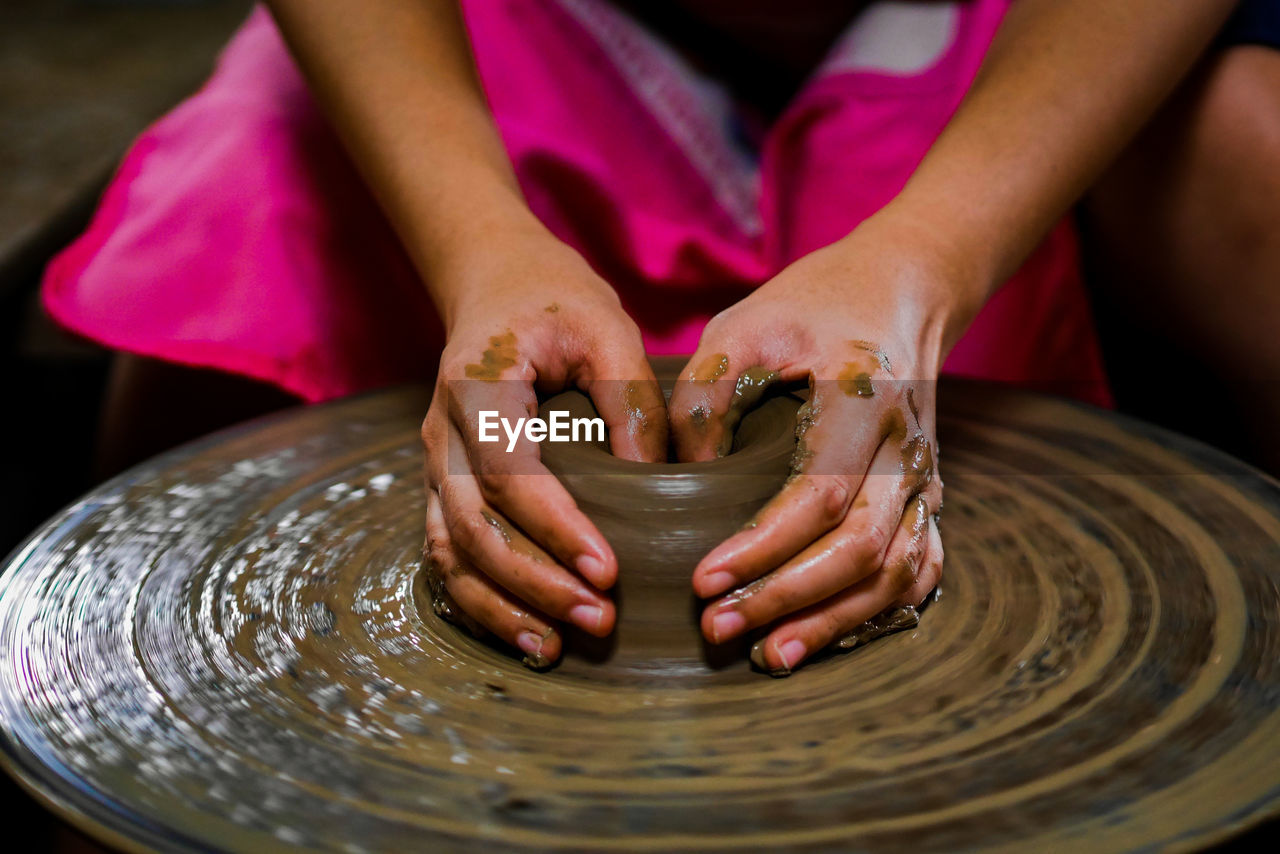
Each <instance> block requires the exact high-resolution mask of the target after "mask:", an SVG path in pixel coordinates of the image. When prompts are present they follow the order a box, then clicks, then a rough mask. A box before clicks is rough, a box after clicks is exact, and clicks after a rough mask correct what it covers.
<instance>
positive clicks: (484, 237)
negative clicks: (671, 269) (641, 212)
mask: <svg viewBox="0 0 1280 854" xmlns="http://www.w3.org/2000/svg"><path fill="white" fill-rule="evenodd" d="M268 5H269V6H270V8H271V11H272V13H273V14H274V15H275V18H276V20H277V21H278V22H279V25H280V29H281V30H282V31H283V33H284V35H285V38H286V40H287V41H288V43H289V45H290V48H291V50H292V51H293V53H294V55H295V56H296V57H297V60H298V62H299V64H300V65H301V67H302V69H303V71H304V73H305V74H306V76H307V78H308V80H309V81H310V85H311V89H312V91H313V93H314V94H315V96H316V98H317V99H318V100H319V102H320V104H321V106H322V108H323V109H324V110H325V112H326V113H327V114H328V116H329V118H330V121H331V122H332V124H333V125H334V127H335V128H336V129H337V131H338V134H339V136H340V137H341V138H342V140H343V142H344V143H345V145H346V147H347V149H348V151H349V152H350V153H351V156H352V158H353V159H354V160H355V163H356V166H357V167H358V168H359V170H360V171H361V173H362V174H363V175H364V178H365V180H366V182H367V183H368V185H369V186H370V188H371V189H372V190H373V192H374V194H375V196H376V197H377V198H378V200H379V201H380V203H381V205H382V207H383V208H384V210H385V211H386V212H387V215H388V216H389V218H390V220H391V222H392V224H393V226H394V227H395V229H396V231H397V233H398V234H399V236H400V239H401V241H402V242H403V243H404V246H405V248H406V249H407V251H408V253H409V255H410V257H411V258H412V260H413V262H414V264H415V266H416V267H417V269H418V272H419V273H420V274H421V276H422V279H423V281H424V282H425V283H426V287H427V289H428V291H429V292H430V294H431V297H432V300H433V301H434V303H435V305H436V308H437V310H438V312H439V314H440V317H441V319H442V320H443V321H444V323H445V328H446V330H447V332H448V343H447V344H446V346H445V350H444V353H443V354H442V355H441V360H440V369H439V373H438V379H437V382H436V388H435V394H434V396H433V398H432V402H431V407H430V409H429V410H428V412H427V417H426V420H425V421H424V422H423V427H422V438H423V443H424V446H425V448H426V479H427V520H426V521H427V544H426V548H425V552H426V563H427V568H428V575H429V578H430V583H431V588H432V596H433V604H434V605H435V607H436V609H437V610H438V611H439V612H440V613H441V614H443V615H445V616H448V617H451V618H454V619H457V620H458V621H460V622H463V623H464V624H466V625H467V626H468V627H470V628H472V629H473V630H475V631H477V632H482V631H489V632H492V633H494V634H495V635H497V636H498V637H500V638H501V639H503V640H505V641H506V642H508V643H510V644H511V645H512V646H515V647H518V648H519V649H520V650H521V651H522V652H524V653H525V655H526V656H527V658H526V660H527V661H528V662H530V663H531V664H534V665H544V664H546V663H549V662H550V661H552V660H554V659H555V658H556V657H557V656H558V655H559V652H560V643H561V641H560V636H559V631H558V629H559V624H560V623H561V622H565V621H567V622H572V623H574V624H576V625H578V626H579V627H580V628H582V629H583V630H585V631H588V632H591V633H592V634H607V633H608V632H609V631H610V630H611V629H612V626H613V620H614V608H613V603H612V602H611V601H610V599H609V597H608V596H607V595H606V594H605V593H604V591H605V590H607V589H608V588H609V587H610V586H611V585H612V584H613V581H614V578H615V576H616V573H617V561H616V558H615V556H614V554H613V552H612V550H611V549H610V547H609V544H608V543H607V542H605V540H604V537H603V536H601V534H600V532H599V531H598V530H596V528H595V527H594V526H593V525H592V524H591V522H590V521H589V520H588V519H587V518H586V516H584V515H583V514H582V513H581V511H579V510H578V508H577V506H576V505H575V504H574V502H573V499H572V498H570V496H569V494H568V493H567V492H566V491H565V490H564V488H563V487H562V486H561V485H560V483H559V482H558V481H557V480H556V479H555V477H554V476H553V475H551V474H550V472H548V471H547V470H546V469H545V468H544V467H543V466H542V464H541V462H540V460H539V457H538V452H537V446H536V444H533V443H531V442H528V441H521V442H520V443H519V445H518V446H517V447H516V449H515V450H514V452H507V450H506V449H505V447H504V446H503V445H502V443H497V444H486V443H480V442H479V435H478V433H479V424H478V421H479V416H478V413H479V411H481V410H494V411H496V412H498V413H499V414H500V416H501V417H506V418H509V419H510V420H511V421H512V422H515V420H516V419H517V418H520V417H524V416H528V415H529V414H530V413H531V411H533V410H534V409H535V408H536V406H537V395H536V392H535V388H534V384H535V382H536V383H537V385H538V388H539V389H542V390H550V389H551V388H555V387H558V386H563V385H566V384H574V385H577V386H579V387H581V388H582V389H584V390H585V391H586V392H587V393H588V394H589V395H590V396H591V398H592V400H593V401H594V403H595V405H596V408H597V410H598V411H599V412H600V414H601V417H603V418H604V420H605V422H606V423H607V425H608V426H609V428H610V430H609V435H610V442H611V444H612V447H613V451H614V453H616V454H618V455H619V456H624V457H627V458H630V459H642V460H649V459H658V458H665V456H666V444H667V441H666V440H667V434H666V420H665V407H664V405H663V400H662V392H661V390H660V389H659V388H658V384H657V381H656V380H655V379H654V378H653V374H652V372H651V371H650V369H649V366H648V362H647V361H646V360H645V357H644V348H643V345H642V343H641V340H640V333H639V330H638V329H637V328H636V326H635V324H634V323H633V322H632V321H631V320H630V318H628V317H627V316H626V314H625V313H624V312H623V310H622V307H621V304H620V302H619V300H618V297H617V295H616V294H615V293H614V292H613V290H612V289H611V288H610V287H609V286H608V285H607V284H606V283H605V282H604V281H602V280H601V279H600V278H599V277H598V276H596V275H595V274H594V273H593V272H592V271H591V269H590V268H589V267H588V266H587V264H586V262H585V261H583V259H582V258H581V257H579V256H578V255H577V253H576V252H574V251H573V250H572V249H570V248H569V247H567V246H565V245H564V244H562V243H561V242H559V241H558V240H556V239H555V237H553V236H552V235H551V233H550V232H549V231H547V230H546V229H545V228H544V227H543V226H542V224H541V223H540V222H539V221H538V219H537V218H536V217H535V216H534V215H533V214H532V213H531V212H530V211H529V209H528V207H527V206H526V204H525V201H524V198H523V197H522V195H521V193H520V188H519V186H518V184H517V183H516V178H515V175H514V173H513V171H512V168H511V164H510V163H509V162H508V160H507V155H506V151H505V150H504V148H503V145H502V141H501V139H500V138H499V136H498V133H497V130H496V127H495V125H494V122H493V119H492V116H491V115H490V113H489V110H488V106H487V104H486V102H485V99H484V95H483V93H482V91H481V89H480V84H479V81H478V78H477V74H476V69H475V66H474V63H473V60H472V57H471V53H470V49H469V45H468V41H467V34H466V32H465V30H464V27H463V22H462V19H461V16H460V14H459V11H458V8H457V4H456V3H454V2H450V1H449V0H361V2H358V3H353V2H350V1H349V0H269V2H268ZM529 475H532V476H529Z"/></svg>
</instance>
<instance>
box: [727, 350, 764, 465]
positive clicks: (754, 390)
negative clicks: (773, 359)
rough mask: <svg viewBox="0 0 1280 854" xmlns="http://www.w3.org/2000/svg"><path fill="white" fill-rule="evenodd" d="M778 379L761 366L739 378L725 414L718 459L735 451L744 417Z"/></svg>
mask: <svg viewBox="0 0 1280 854" xmlns="http://www.w3.org/2000/svg"><path fill="white" fill-rule="evenodd" d="M777 379H778V372H777V371H771V370H769V369H768V368H765V367H761V366H759V365H756V366H754V367H750V368H747V369H746V370H745V371H743V372H742V375H741V376H739V377H738V382H737V383H736V384H734V387H733V399H732V400H731V401H730V402H729V409H728V411H727V412H725V416H724V422H723V429H724V435H723V437H722V438H721V439H720V443H719V445H717V447H716V456H717V457H723V456H726V455H727V454H728V453H729V451H730V450H732V449H733V433H734V431H735V430H737V429H738V424H739V423H740V422H741V421H742V416H743V415H745V414H746V413H747V412H748V411H749V410H751V409H752V408H753V407H755V405H756V404H758V403H759V402H760V398H762V397H764V393H765V392H766V391H768V390H769V386H771V385H773V383H774V382H775V381H777Z"/></svg>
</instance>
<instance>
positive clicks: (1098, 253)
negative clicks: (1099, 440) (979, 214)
mask: <svg viewBox="0 0 1280 854" xmlns="http://www.w3.org/2000/svg"><path fill="white" fill-rule="evenodd" d="M1085 219H1086V231H1087V233H1088V235H1089V237H1090V244H1091V247H1092V255H1093V260H1094V261H1095V262H1096V263H1095V264H1094V265H1093V266H1095V267H1096V268H1097V270H1098V271H1099V273H1100V275H1097V276H1095V277H1094V280H1095V282H1096V284H1097V285H1098V287H1099V302H1100V303H1101V304H1102V305H1103V306H1104V307H1107V308H1110V309H1111V311H1112V313H1113V322H1114V323H1116V324H1117V325H1120V326H1123V337H1125V338H1129V337H1130V336H1131V335H1132V334H1136V335H1137V336H1138V338H1140V339H1142V341H1143V345H1144V346H1142V347H1141V348H1138V347H1133V346H1129V347H1124V346H1121V347H1118V348H1115V349H1114V352H1113V353H1111V354H1109V355H1111V356H1113V358H1112V361H1124V362H1129V363H1130V364H1129V365H1128V366H1127V369H1128V370H1131V371H1133V372H1134V374H1133V376H1134V380H1135V383H1134V385H1135V386H1136V387H1139V388H1142V387H1145V388H1147V389H1151V390H1153V391H1154V390H1155V389H1159V390H1161V391H1159V392H1155V393H1154V394H1152V393H1150V392H1148V393H1147V398H1148V399H1147V400H1146V401H1145V403H1146V405H1145V406H1142V407H1141V408H1143V409H1145V410H1147V412H1146V414H1149V415H1156V416H1157V417H1158V415H1159V414H1160V412H1161V411H1162V410H1163V411H1164V412H1165V413H1166V414H1169V415H1171V416H1172V420H1173V421H1174V422H1175V423H1176V425H1177V426H1180V427H1182V428H1183V429H1187V427H1188V426H1191V427H1192V428H1193V429H1194V426H1195V425H1194V421H1195V418H1194V416H1192V415H1191V414H1190V413H1191V412H1192V411H1198V412H1201V413H1208V414H1211V415H1212V419H1211V422H1212V423H1206V424H1202V425H1201V426H1204V427H1205V428H1206V430H1207V431H1208V432H1209V433H1210V434H1212V433H1213V432H1214V429H1215V427H1214V425H1215V423H1216V425H1217V428H1218V429H1219V431H1220V435H1218V436H1214V435H1210V436H1207V437H1206V438H1210V439H1211V440H1215V441H1219V442H1220V443H1224V444H1226V445H1227V446H1228V447H1230V448H1232V449H1233V450H1236V451H1237V452H1242V453H1245V454H1246V455H1248V456H1250V457H1252V458H1253V460H1254V461H1255V462H1257V463H1258V464H1260V465H1262V466H1263V467H1265V468H1267V469H1268V470H1270V471H1271V472H1272V473H1280V448H1278V447H1276V445H1275V436H1277V435H1280V51H1277V50H1273V49H1271V48H1267V47H1255V46H1239V47H1233V48H1230V49H1228V50H1226V51H1224V52H1221V53H1215V54H1212V55H1210V56H1209V57H1207V58H1206V61H1205V63H1204V65H1203V67H1202V68H1201V69H1200V70H1199V72H1198V73H1197V74H1196V75H1195V76H1194V77H1193V78H1192V79H1190V80H1189V81H1188V82H1187V83H1186V84H1185V85H1184V86H1183V88H1182V90H1181V91H1180V92H1179V93H1178V94H1176V95H1175V96H1174V98H1173V99H1172V100H1171V101H1170V102H1169V103H1168V104H1167V105H1166V106H1165V108H1164V109H1163V111H1162V112H1161V114H1160V115H1159V116H1157V117H1156V119H1155V120H1154V121H1153V122H1152V123H1151V125H1150V126H1149V127H1148V128H1147V129H1146V130H1145V131H1144V132H1143V134H1142V135H1141V137H1140V138H1139V139H1138V140H1137V141H1136V142H1135V143H1134V144H1133V146H1132V147H1131V148H1130V149H1129V151H1128V152H1127V153H1126V154H1125V155H1124V156H1123V157H1121V159H1120V160H1119V161H1118V162H1117V163H1116V164H1115V166H1114V167H1113V168H1112V169H1111V170H1110V172H1109V173H1108V174H1107V175H1106V176H1105V177H1104V178H1103V179H1102V180H1101V181H1100V182H1099V183H1098V185H1097V186H1096V187H1095V188H1094V190H1093V191H1092V193H1091V195H1090V196H1089V197H1088V199H1087V200H1086V203H1085ZM1114 331H1115V330H1113V332H1114ZM1112 337H1113V338H1114V337H1115V336H1114V335H1113V336H1112ZM1146 345H1151V346H1150V347H1148V346H1146ZM1166 345H1171V347H1170V346H1166ZM1139 349H1141V351H1142V352H1137V351H1138V350H1139ZM1170 359H1173V360H1174V361H1172V362H1171V361H1169V360H1170ZM1124 373H1125V371H1124V370H1123V369H1122V371H1121V374H1122V375H1123V374H1124ZM1187 376H1194V377H1203V378H1205V382H1203V383H1201V382H1192V383H1191V386H1192V387H1191V388H1190V389H1188V388H1187V385H1188V384H1187V383H1185V382H1182V383H1181V384H1179V383H1177V382H1168V381H1166V380H1167V379H1168V378H1171V377H1179V378H1185V377H1187ZM1206 383H1207V384H1206ZM1119 384H1120V383H1119V381H1118V385H1119ZM1117 391H1118V392H1120V394H1119V396H1120V398H1121V401H1122V403H1123V402H1124V397H1125V396H1124V394H1123V393H1122V390H1121V389H1120V388H1118V389H1117ZM1163 392H1168V393H1169V395H1168V396H1166V395H1165V394H1164V393H1163ZM1157 396H1158V397H1160V398H1163V399H1159V400H1157V399H1155V398H1156V397H1157ZM1139 397H1141V392H1139ZM1220 403H1221V404H1222V406H1219V404H1220ZM1223 407H1228V408H1230V409H1233V410H1234V414H1230V415H1226V416H1225V417H1224V408H1223ZM1179 413H1181V417H1179ZM1189 419H1190V420H1189Z"/></svg>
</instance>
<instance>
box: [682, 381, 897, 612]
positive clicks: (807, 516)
mask: <svg viewBox="0 0 1280 854" xmlns="http://www.w3.org/2000/svg"><path fill="white" fill-rule="evenodd" d="M886 407H888V408H886ZM798 417H799V419H800V420H799V424H798V427H797V436H798V442H797V446H796V460H795V463H794V465H795V466H796V467H797V468H798V473H797V474H795V475H794V476H793V477H792V478H791V479H790V480H789V481H788V482H787V484H786V486H784V487H783V488H782V490H781V491H780V492H779V493H778V494H777V495H776V496H775V497H774V498H773V499H772V500H770V501H769V503H768V504H766V505H765V507H764V508H763V509H762V510H761V511H760V512H759V513H758V514H757V515H756V517H755V518H754V519H753V520H752V522H751V524H750V525H749V526H748V527H747V528H745V529H743V530H742V531H739V532H738V533H736V534H734V535H733V536H731V537H729V538H728V539H727V540H725V541H724V542H723V543H721V544H720V545H718V546H716V547H715V548H714V549H712V550H711V552H710V553H708V554H707V556H706V557H704V558H703V559H702V560H701V561H699V562H698V565H697V566H696V567H695V568H694V571H693V587H694V591H695V592H696V593H697V594H698V595H699V596H702V597H704V598H707V597H711V596H717V595H719V594H721V593H723V592H725V591H726V590H729V589H732V588H734V587H736V586H739V585H742V584H745V583H747V582H749V581H752V580H754V579H757V578H760V577H761V576H763V575H764V574H765V573H767V572H770V571H771V570H773V569H774V568H776V567H778V566H779V565H780V564H782V563H783V562H784V561H786V560H787V559H788V558H791V557H792V556H794V555H796V554H797V553H799V552H800V550H801V549H804V548H805V547H806V546H808V545H809V544H810V543H813V542H815V541H816V540H818V539H819V538H820V537H822V536H823V535H824V534H826V533H827V532H829V531H831V530H833V529H834V528H835V527H836V526H837V525H839V524H840V523H841V521H843V520H844V519H845V517H846V516H847V515H848V514H849V512H850V511H851V510H852V509H854V508H853V505H854V498H855V496H856V495H857V494H858V493H859V490H860V488H861V487H862V483H863V479H864V477H865V476H866V474H867V472H868V470H869V469H870V468H871V466H872V465H873V461H874V460H875V458H876V455H877V454H878V453H879V449H880V448H881V447H882V446H883V445H884V444H885V443H886V441H887V440H888V439H889V438H891V437H895V436H896V435H897V433H898V431H899V429H900V425H902V424H903V415H902V413H901V411H900V409H898V408H897V407H896V405H894V404H892V402H888V401H886V402H885V403H884V404H881V403H878V402H876V401H874V400H871V401H868V400H865V399H862V398H858V397H856V396H855V397H849V396H848V395H846V394H845V393H843V392H842V391H841V390H840V389H839V388H838V387H837V386H836V385H835V384H834V383H831V382H816V383H813V387H812V390H811V392H810V394H809V400H808V401H807V402H806V403H805V405H804V406H803V407H801V412H800V415H799V416H798ZM902 429H903V430H905V428H902ZM894 447H896V445H895V446H894ZM890 463H891V460H889V459H886V460H884V461H883V464H882V466H881V468H883V469H885V470H886V471H892V470H893V466H892V465H891V464H890ZM863 498H864V500H865V498H866V496H863ZM899 506H901V505H899ZM895 521H896V520H895Z"/></svg>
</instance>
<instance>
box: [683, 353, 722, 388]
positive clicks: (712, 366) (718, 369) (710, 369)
mask: <svg viewBox="0 0 1280 854" xmlns="http://www.w3.org/2000/svg"><path fill="white" fill-rule="evenodd" d="M728 370H729V357H728V356H727V355H726V354H724V353H714V354H712V355H710V356H708V357H707V358H706V359H704V360H703V361H702V363H701V364H699V365H698V366H697V367H696V368H694V369H693V372H692V373H691V374H690V375H689V379H690V380H692V381H693V382H696V383H704V384H706V385H711V384H712V383H714V382H715V381H716V380H718V379H720V378H721V377H722V376H724V375H725V372H726V371H728Z"/></svg>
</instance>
